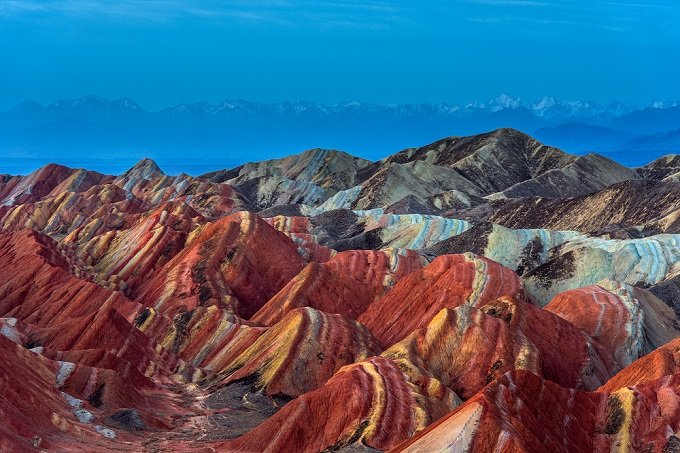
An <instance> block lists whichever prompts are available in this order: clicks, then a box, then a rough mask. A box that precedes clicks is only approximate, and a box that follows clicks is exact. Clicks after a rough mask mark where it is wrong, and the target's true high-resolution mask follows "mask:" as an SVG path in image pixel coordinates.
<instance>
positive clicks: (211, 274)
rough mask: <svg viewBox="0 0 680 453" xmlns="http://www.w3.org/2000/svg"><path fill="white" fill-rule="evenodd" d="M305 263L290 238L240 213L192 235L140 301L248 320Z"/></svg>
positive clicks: (160, 307) (147, 286) (143, 290)
mask: <svg viewBox="0 0 680 453" xmlns="http://www.w3.org/2000/svg"><path fill="white" fill-rule="evenodd" d="M303 265H304V262H303V260H302V258H301V257H300V256H299V255H298V254H297V252H296V250H295V246H294V244H293V243H292V242H291V241H290V239H288V238H287V237H286V236H285V235H283V234H282V233H280V232H278V231H276V230H274V229H273V228H272V227H270V226H269V225H268V224H267V223H266V222H265V221H264V220H262V219H261V218H260V217H258V216H257V215H255V214H252V213H249V212H240V213H237V214H232V215H230V216H228V217H225V218H223V219H221V220H219V221H217V222H213V223H208V224H205V225H203V226H202V227H201V228H200V229H199V230H197V231H195V232H193V233H192V237H191V238H190V240H189V243H188V245H187V246H186V247H185V248H184V249H183V250H182V251H181V252H180V253H178V254H177V255H176V256H175V257H174V258H173V259H172V260H170V261H169V262H168V264H166V265H165V266H164V268H163V272H162V273H157V274H155V275H154V277H153V278H152V279H150V280H147V281H146V282H145V284H144V285H143V287H142V288H141V289H140V293H139V296H138V297H137V299H138V300H142V301H144V303H145V304H146V305H150V306H153V307H154V308H156V309H157V310H159V311H162V312H166V313H168V314H171V315H174V314H175V313H177V312H178V311H186V310H192V309H194V308H196V307H198V306H202V305H218V306H219V307H221V308H225V309H229V310H231V311H232V312H234V313H237V314H238V315H239V316H242V317H244V318H249V317H250V316H252V315H253V314H254V313H255V312H256V311H257V310H259V309H260V308H261V307H262V306H263V305H264V304H265V302H266V301H267V300H268V299H269V298H271V297H272V296H273V295H274V294H276V292H278V291H279V290H280V289H281V288H283V286H284V285H285V284H286V283H288V282H289V281H290V280H291V279H292V278H293V277H294V276H295V275H296V274H297V273H298V272H299V271H300V270H301V269H302V267H303Z"/></svg>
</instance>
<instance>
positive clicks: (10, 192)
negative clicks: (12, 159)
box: [0, 153, 680, 453]
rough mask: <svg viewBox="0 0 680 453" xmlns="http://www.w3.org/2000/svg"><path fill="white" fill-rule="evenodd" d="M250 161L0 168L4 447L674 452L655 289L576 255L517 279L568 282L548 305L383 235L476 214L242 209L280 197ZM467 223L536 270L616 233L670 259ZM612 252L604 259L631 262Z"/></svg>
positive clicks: (466, 263) (475, 264) (647, 271)
mask: <svg viewBox="0 0 680 453" xmlns="http://www.w3.org/2000/svg"><path fill="white" fill-rule="evenodd" d="M407 154H408V153H406V154H405V155H407ZM421 157H422V156H421ZM423 168H424V167H423ZM378 169H379V168H378V167H377V166H376V167H373V166H368V167H367V168H366V169H365V173H366V174H365V175H364V174H363V172H364V170H362V172H361V173H362V175H361V178H364V177H366V178H370V177H371V175H373V174H378V173H379V172H378V173H375V172H376V170H378ZM300 170H301V171H302V170H303V168H302V166H301V167H300ZM316 170H318V169H316ZM316 170H315V171H316ZM305 173H306V171H303V172H302V173H301V175H303V176H304V174H305ZM312 173H313V172H312ZM357 175H358V174H357ZM329 178H330V179H332V176H329ZM255 179H257V180H258V182H257V191H255V190H252V189H253V186H248V184H245V183H244V184H240V185H239V187H238V190H236V189H234V187H232V186H230V185H229V184H222V183H218V182H216V181H208V180H206V179H201V178H193V177H190V176H188V175H178V176H168V175H165V174H164V173H163V172H162V171H161V170H160V168H158V167H157V166H156V165H155V163H153V162H152V161H150V160H143V161H141V162H140V163H139V164H137V165H135V167H133V168H132V169H130V170H129V171H128V172H126V173H125V174H123V175H120V176H118V177H111V176H105V175H100V174H98V173H95V172H88V171H85V170H72V169H68V168H65V167H61V166H58V165H50V166H47V167H44V168H42V169H40V170H38V171H36V172H34V173H33V174H31V175H28V176H25V177H9V176H0V317H1V318H0V351H2V353H0V392H1V393H2V399H1V400H0V420H1V421H0V451H5V450H7V451H39V450H40V449H42V450H47V451H53V450H55V451H82V450H83V449H85V450H86V451H101V450H117V451H127V450H129V451H160V450H162V451H181V452H185V451H213V452H214V451H242V452H253V451H263V450H267V449H269V450H270V451H310V452H316V451H322V450H326V449H328V450H346V451H356V450H359V451H362V450H368V449H372V448H375V449H379V450H386V449H391V448H397V449H407V450H409V451H432V450H436V449H439V448H449V449H450V450H451V449H453V451H463V450H469V451H484V452H485V451H500V452H506V451H513V452H525V451H526V452H534V451H539V452H540V451H549V452H550V453H554V452H561V451H564V452H567V451H569V452H571V451H576V452H579V451H583V452H586V451H596V452H600V451H602V452H605V451H612V450H616V449H617V448H620V449H622V450H623V451H644V452H647V451H651V452H663V453H668V452H669V451H674V449H675V450H680V440H679V439H680V436H677V437H676V435H675V433H677V432H680V404H679V403H678V402H680V391H679V390H678V389H680V378H678V376H680V371H678V370H679V368H678V363H680V362H678V360H676V359H677V357H676V356H678V354H679V351H680V345H679V344H678V341H679V340H677V339H674V340H673V338H675V337H676V336H677V335H678V333H679V332H680V330H678V328H677V327H675V326H674V323H677V317H676V315H675V314H674V313H673V308H672V307H669V306H666V305H664V303H663V302H662V301H661V300H659V299H656V298H655V297H654V296H653V295H651V293H649V292H647V291H645V290H643V289H641V288H631V287H629V286H626V285H625V284H620V283H616V282H599V280H595V281H598V284H597V285H591V286H587V287H585V288H575V287H574V286H569V285H571V284H572V283H570V282H572V280H569V279H568V275H571V273H573V272H576V271H578V269H580V268H579V266H578V263H573V262H569V261H568V260H563V261H559V262H558V263H557V264H558V266H557V267H555V266H553V267H551V269H550V272H543V273H542V274H541V275H540V281H534V286H533V287H532V286H528V288H530V289H532V290H533V289H536V288H537V286H536V285H542V284H546V285H550V284H553V283H554V281H560V282H562V285H563V286H561V287H560V288H561V289H560V290H563V289H567V290H566V291H564V292H563V293H561V294H558V295H557V296H556V297H554V299H553V300H552V302H551V303H550V304H549V305H548V306H547V307H546V308H545V309H541V308H539V307H537V306H535V305H533V304H532V303H531V301H532V296H531V294H529V292H528V291H527V290H525V288H524V285H523V282H522V279H521V278H520V277H519V276H518V275H517V274H516V273H515V272H513V271H512V270H510V269H509V268H507V267H504V266H502V265H500V264H499V263H497V262H494V261H491V260H489V259H486V258H482V257H477V256H474V255H472V254H469V253H467V254H464V255H444V256H440V257H439V258H437V259H435V260H434V261H433V262H432V263H431V264H429V265H427V266H425V264H426V259H425V258H424V257H423V256H421V255H420V254H419V253H421V252H419V251H417V250H405V249H386V248H385V249H380V248H381V247H383V246H385V245H387V244H396V242H395V241H393V240H391V239H390V238H392V239H393V238H394V237H397V238H399V239H400V240H399V241H397V242H399V244H401V246H403V247H414V248H418V247H423V246H424V245H423V244H425V243H426V242H427V241H429V240H430V239H428V238H432V237H436V238H447V237H451V236H453V235H456V234H460V233H461V232H462V231H465V230H466V228H469V227H470V226H471V225H470V224H468V223H467V222H464V221H461V220H457V219H445V218H443V217H437V216H429V215H418V214H414V215H405V216H404V215H402V216H399V215H393V214H390V213H389V212H393V211H394V209H393V208H394V207H392V208H390V209H387V210H386V211H387V212H388V213H386V212H385V211H372V212H369V211H364V212H352V211H350V210H342V209H341V210H334V211H330V212H325V213H322V214H319V212H321V210H320V209H319V206H302V205H289V206H280V207H274V208H272V209H267V210H266V211H264V212H263V213H262V216H276V217H272V218H267V219H262V218H260V216H258V215H257V214H254V213H251V212H246V211H243V212H236V211H240V210H241V209H243V208H247V207H249V206H250V203H249V201H248V200H246V198H245V197H243V196H242V195H241V194H240V193H239V192H238V191H239V190H244V191H245V192H244V193H247V194H248V196H251V195H257V196H258V202H259V201H261V200H260V198H262V200H266V199H269V198H272V197H269V195H271V194H267V193H259V192H261V191H266V190H267V186H266V184H262V182H263V181H264V180H263V179H262V178H260V177H257V178H255ZM330 179H328V181H330ZM379 179H380V178H377V179H376V178H371V180H372V181H373V182H375V181H377V180H379ZM299 182H300V184H299V185H298V184H297V183H296V185H295V187H293V189H292V190H294V191H297V190H301V191H302V192H305V191H307V190H309V189H310V188H311V189H314V187H312V186H311V185H309V184H307V183H306V181H303V180H301V181H299ZM378 182H380V181H378ZM357 183H358V180H357ZM281 187H286V186H285V185H284V186H281ZM357 187H358V186H357ZM345 189H347V190H345ZM392 189H395V190H396V189H398V185H397V186H395V187H393V188H392ZM392 189H390V190H392ZM422 189H423V191H424V192H423V193H425V192H427V187H425V186H423V187H422ZM275 190H284V189H281V188H277V189H275ZM285 190H287V189H285ZM285 190H284V192H285ZM419 190H420V189H419ZM256 192H257V193H256ZM302 192H300V194H298V195H301V197H300V198H299V199H300V200H303V199H304V200H312V199H313V198H314V196H316V195H314V194H315V192H314V190H312V192H311V195H310V196H308V197H307V196H306V195H305V194H304V193H302ZM331 192H332V191H329V192H328V193H327V194H326V195H324V197H325V196H331V195H332V193H331ZM447 193H448V192H447ZM451 193H453V192H451ZM451 193H448V195H451ZM353 194H355V192H354V189H353V188H352V185H351V184H350V185H348V186H347V187H343V190H342V192H341V193H338V194H337V195H338V196H337V197H334V199H333V200H332V202H331V203H328V206H330V207H332V206H336V205H337V206H345V205H346V203H347V202H349V203H350V204H351V203H354V201H352V197H353V196H354V195H353ZM279 195H281V196H279ZM279 195H276V196H275V197H273V198H277V199H284V198H285V199H287V198H286V195H287V194H286V193H283V194H279ZM359 195H361V194H359ZM439 195H442V194H439ZM444 195H446V194H444ZM448 195H447V196H448ZM463 195H464V194H458V195H457V194H453V195H451V196H455V197H459V196H463ZM433 196H435V197H436V196H438V195H437V194H433ZM296 197H297V195H296ZM273 198H272V199H273ZM407 201H408V200H407ZM336 202H337V203H336ZM475 203H483V200H481V199H479V200H475ZM406 205H408V206H406ZM418 205H419V204H418V203H405V204H404V203H400V206H398V207H397V208H398V209H402V208H404V206H406V208H407V209H411V208H417V207H418ZM234 212H236V213H234ZM280 213H284V214H285V215H278V214H280ZM305 215H309V217H305ZM376 219H379V220H376ZM374 224H380V225H381V228H378V229H371V228H373V227H374V226H375V225H374ZM371 225H373V227H372V226H371ZM26 228H32V229H33V230H35V231H31V230H27V229H26ZM367 231H368V232H367ZM387 233H389V234H387ZM472 233H474V231H472V232H471V233H470V234H468V235H467V238H466V241H468V242H466V244H468V245H469V247H470V248H471V249H474V250H477V251H478V252H479V253H486V254H489V255H491V256H495V257H496V258H497V259H498V260H499V261H501V262H503V263H510V264H509V265H513V264H512V263H518V262H521V263H533V264H527V265H531V266H533V265H536V266H538V265H540V263H542V262H545V260H546V259H548V260H550V257H551V256H553V255H554V254H555V253H556V252H557V251H558V249H549V247H552V245H550V244H553V245H557V244H563V241H566V242H565V243H564V244H563V245H562V246H559V245H558V247H565V246H566V247H568V246H569V242H570V241H581V242H582V243H583V244H582V246H583V247H586V248H589V249H597V247H605V248H616V247H619V246H620V245H623V246H625V247H628V248H630V249H631V256H633V255H634V254H638V255H639V258H640V263H639V264H637V265H636V266H637V267H636V269H637V270H636V272H639V273H640V274H641V275H642V274H644V275H657V274H658V276H659V278H666V277H664V275H665V276H671V277H670V278H672V276H673V275H675V274H674V273H677V263H678V259H680V258H679V257H680V255H679V256H676V255H675V254H674V253H675V251H674V248H673V247H674V245H676V243H675V242H674V241H675V239H674V238H673V237H664V238H663V239H664V241H665V242H664V243H667V244H668V247H666V248H663V250H661V251H658V250H656V249H655V248H654V247H655V245H654V244H655V241H654V240H644V241H640V242H639V244H638V243H635V244H633V243H630V242H629V243H626V244H623V243H618V242H616V241H615V240H601V239H598V238H594V237H588V238H585V239H584V237H583V235H580V234H577V233H574V232H553V231H547V230H539V231H534V230H532V231H527V230H524V231H514V232H512V234H511V235H508V236H507V237H505V236H503V237H501V240H497V241H487V240H486V239H485V238H476V237H475V236H474V234H472ZM629 233H630V234H648V233H650V232H649V231H647V230H645V231H643V232H642V233H641V231H640V230H638V229H636V230H635V231H632V230H631V231H630V232H629ZM388 236H389V237H388ZM534 237H535V238H538V237H540V238H541V239H540V240H539V239H536V240H531V241H529V242H526V241H527V238H534ZM570 238H571V239H570ZM573 238H576V239H573ZM388 239H389V240H388ZM402 239H403V240H402ZM383 241H384V242H383ZM657 242H658V241H657ZM322 244H324V245H322ZM330 247H336V248H338V250H346V249H348V248H355V247H356V248H377V250H347V251H344V252H338V251H336V250H333V249H331V248H330ZM647 248H649V250H648V249H647ZM465 250H467V248H466V247H463V248H462V249H461V251H465ZM660 253H663V257H661V255H660ZM425 256H430V255H427V254H426V253H425ZM584 256H585V255H584ZM588 256H590V255H588ZM597 256H599V255H597ZM552 261H554V260H552ZM604 261H606V260H605V259H604V258H603V262H602V263H600V262H597V260H594V261H593V260H591V263H590V264H592V266H591V267H592V270H594V271H595V270H597V268H596V267H597V266H600V265H602V266H608V265H609V264H612V263H613V264H612V266H614V267H615V268H617V269H618V268H619V267H625V265H624V264H626V263H620V262H618V261H617V260H613V261H612V263H609V262H604ZM659 263H660V265H657V264H659ZM523 266H524V265H523ZM666 267H667V269H666ZM574 269H576V271H575V270H574ZM589 269H590V268H589ZM524 271H527V272H528V271H529V269H528V268H527V269H524ZM624 271H625V272H624V274H626V275H628V274H630V275H635V273H634V272H633V273H632V274H631V273H630V272H628V270H625V269H624ZM579 272H581V271H579ZM520 273H522V272H520ZM611 274H612V275H613V276H614V277H616V276H617V275H618V274H616V272H613V273H611ZM615 274H616V275H615ZM524 275H525V276H526V272H525V273H524ZM631 278H632V277H631ZM594 279H595V277H592V279H590V280H589V279H587V278H581V277H579V279H576V280H573V281H577V282H586V283H582V284H589V285H590V284H591V283H593V280H594ZM574 285H575V284H574ZM665 296H666V295H664V297H665ZM664 300H666V301H667V302H668V301H669V300H671V299H669V298H668V297H666V298H665V299H664ZM671 301H672V300H671ZM668 303H669V304H670V305H672V303H671V302H668ZM675 308H677V307H675ZM678 325H680V324H678ZM670 340H672V341H670ZM669 341H670V342H669ZM666 342H668V344H665V343H666ZM661 345H663V346H661ZM659 346H661V347H659ZM656 347H659V349H657V350H656V351H653V352H651V353H650V354H648V355H645V356H643V357H642V358H641V359H639V360H635V359H636V358H637V357H638V356H641V355H644V354H646V353H648V352H650V351H651V350H652V349H654V348H656ZM384 348H387V350H385V351H383V352H381V351H382V349H384ZM634 360H635V361H634ZM631 362H632V363H631ZM626 365H628V366H626ZM623 366H626V367H625V368H624V369H620V368H621V367H623ZM617 371H618V373H617ZM615 373H617V374H615ZM612 375H613V377H612ZM586 390H588V391H592V390H595V391H592V392H590V393H589V392H587V391H586ZM460 398H462V399H463V400H465V402H463V401H461V399H460ZM438 420H439V421H438ZM432 424H434V426H432V427H430V428H428V426H431V425H432ZM423 430H425V431H423ZM413 436H415V437H413Z"/></svg>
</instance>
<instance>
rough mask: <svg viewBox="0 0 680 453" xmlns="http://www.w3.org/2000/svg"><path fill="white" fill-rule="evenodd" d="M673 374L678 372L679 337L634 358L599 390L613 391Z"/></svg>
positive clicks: (679, 360)
mask: <svg viewBox="0 0 680 453" xmlns="http://www.w3.org/2000/svg"><path fill="white" fill-rule="evenodd" d="M674 374H680V338H679V339H675V340H673V341H671V342H669V343H667V344H665V345H663V346H662V347H660V348H659V349H657V350H656V351H654V352H652V353H650V354H647V355H646V356H644V357H642V358H640V359H638V360H636V361H635V362H633V363H632V364H630V365H629V366H627V367H626V368H624V369H623V370H621V371H620V372H619V373H617V374H616V375H615V376H614V377H613V378H611V379H610V380H609V381H608V382H607V383H606V384H604V385H603V386H602V387H601V388H600V390H602V391H606V392H614V391H616V390H619V389H621V388H624V387H627V386H632V385H635V384H637V383H641V382H648V381H653V380H656V379H661V378H663V377H664V376H670V375H674Z"/></svg>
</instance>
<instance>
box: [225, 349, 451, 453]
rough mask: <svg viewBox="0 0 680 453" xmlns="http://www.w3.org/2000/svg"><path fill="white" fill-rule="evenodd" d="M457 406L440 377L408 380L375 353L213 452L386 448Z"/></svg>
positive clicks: (341, 371)
mask: <svg viewBox="0 0 680 453" xmlns="http://www.w3.org/2000/svg"><path fill="white" fill-rule="evenodd" d="M455 404H456V399H455V395H454V394H453V393H452V392H451V391H450V390H448V389H446V387H444V386H443V385H441V383H439V382H437V381H436V380H433V379H431V378H429V379H428V378H427V377H425V376H421V379H420V380H418V381H409V379H408V378H407V376H406V375H405V374H404V373H403V372H402V371H401V370H400V369H399V368H398V367H397V365H396V364H395V363H394V362H393V361H391V360H389V359H386V358H384V357H379V356H378V357H371V358H369V359H366V360H364V361H361V362H358V363H356V364H353V365H348V366H346V367H344V368H342V369H340V371H338V373H336V374H335V376H333V377H332V378H331V379H330V380H329V381H328V382H326V384H324V385H323V386H322V387H320V388H318V389H317V390H314V391H312V392H309V393H305V394H304V395H302V396H300V397H299V398H297V399H295V400H293V401H291V402H290V403H288V404H287V405H286V406H284V407H283V408H282V409H281V410H280V411H279V412H277V413H276V414H275V415H274V416H272V417H271V418H270V419H269V420H267V421H266V422H264V423H262V424H261V425H259V426H258V427H256V428H255V429H253V430H252V431H250V432H249V433H248V434H246V435H244V436H241V437H239V438H238V439H235V440H233V441H230V442H228V443H226V444H222V445H217V446H216V448H215V450H216V451H241V452H251V451H296V452H318V451H322V450H326V449H329V448H331V449H332V448H340V447H343V446H351V445H354V444H357V443H362V444H364V445H368V446H370V447H373V448H377V449H379V450H383V449H387V448H390V447H392V446H394V445H396V444H397V443H399V442H400V441H403V440H405V439H407V438H408V437H410V436H411V435H413V434H414V433H415V432H417V431H418V430H420V429H423V428H424V427H425V426H426V425H427V424H429V423H431V422H432V421H434V420H436V419H437V418H439V417H441V416H442V415H443V414H444V413H446V412H447V411H448V410H450V408H452V407H453V406H454V405H455Z"/></svg>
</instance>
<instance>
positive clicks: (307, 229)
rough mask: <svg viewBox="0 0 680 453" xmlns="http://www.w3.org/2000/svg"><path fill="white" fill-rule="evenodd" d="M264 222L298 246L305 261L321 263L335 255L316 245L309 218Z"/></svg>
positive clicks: (324, 247) (271, 219)
mask: <svg viewBox="0 0 680 453" xmlns="http://www.w3.org/2000/svg"><path fill="white" fill-rule="evenodd" d="M265 221H266V222H267V223H269V224H270V225H271V226H273V227H274V228H276V229H277V230H279V231H281V232H282V233H285V235H286V236H288V237H289V238H291V240H292V241H293V242H295V243H296V244H297V245H298V253H299V254H300V256H302V257H303V258H304V259H305V261H308V262H316V263H323V262H325V261H328V260H329V259H330V258H331V257H333V255H335V253H336V252H335V250H333V249H331V248H328V247H326V246H323V245H320V244H319V243H318V240H317V237H316V236H315V235H314V234H313V233H312V229H313V225H312V222H311V221H310V219H309V217H298V216H296V217H285V216H276V217H270V218H266V219H265Z"/></svg>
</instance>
